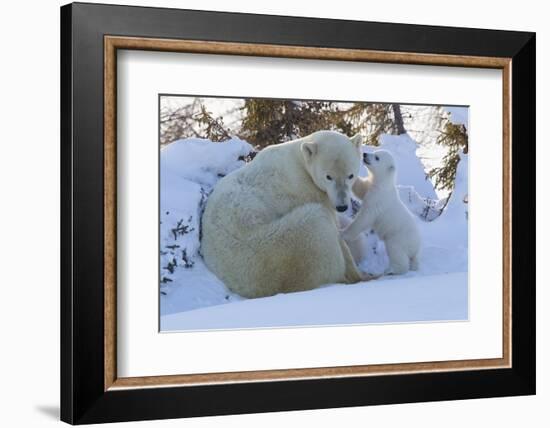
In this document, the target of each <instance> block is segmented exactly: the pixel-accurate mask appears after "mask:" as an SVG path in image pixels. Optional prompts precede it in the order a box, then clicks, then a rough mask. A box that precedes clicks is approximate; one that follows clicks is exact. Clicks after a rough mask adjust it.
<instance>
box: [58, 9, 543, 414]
mask: <svg viewBox="0 0 550 428" xmlns="http://www.w3.org/2000/svg"><path fill="white" fill-rule="evenodd" d="M61 106H62V107H61V131H62V135H61V168H62V170H61V195H62V206H61V214H62V218H61V225H62V227H61V229H62V234H61V248H62V249H61V251H62V257H61V259H62V261H61V274H62V275H61V277H62V282H61V419H62V420H63V421H65V422H68V423H71V424H85V423H98V422H117V421H130V420H145V419H163V418H179V417H190V416H202V415H223V414H236V413H251V412H269V411H283V410H299V409H315V408H327V407H344V406H364V405H374V404H389V403H406V402H418V401H436V400H454V399H466V398H481V397H497V396H512V395H528V394H534V393H535V162H534V160H535V34H534V33H527V32H510V31H495V30H482V29H466V28H447V27H433V26H417V25H408V24H391V23H373V22H358V21H339V20H327V19H313V18H296V17H283V16H267V15H248V14H233V13H220V12H206V11H192V10H176V9H160V8H158V9H157V8H141V7H128V6H113V5H93V4H79V3H76V4H70V5H67V6H63V7H62V8H61Z"/></svg>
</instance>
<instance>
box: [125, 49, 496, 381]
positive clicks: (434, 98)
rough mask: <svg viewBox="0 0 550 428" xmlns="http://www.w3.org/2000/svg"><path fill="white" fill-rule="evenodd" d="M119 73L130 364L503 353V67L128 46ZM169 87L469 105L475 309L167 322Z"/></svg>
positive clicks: (236, 364)
mask: <svg viewBox="0 0 550 428" xmlns="http://www.w3.org/2000/svg"><path fill="white" fill-rule="evenodd" d="M221 67H223V73H221V74H220V69H221ZM251 75H252V76H261V78H260V77H258V78H257V79H251V78H250V76H251ZM151 76H162V79H160V80H159V79H156V78H151ZM388 76H391V78H388ZM117 79H118V83H119V84H118V93H117V102H118V110H117V120H118V125H119V126H118V140H117V141H118V165H117V171H118V174H119V177H120V178H119V181H118V194H119V195H122V197H119V200H118V216H119V217H118V227H117V234H118V259H117V269H118V283H117V290H118V296H119V298H118V299H117V302H118V308H117V310H118V312H117V313H118V319H119V323H118V326H117V328H118V333H117V337H118V348H117V349H118V353H117V355H118V364H117V369H118V375H119V376H121V377H139V376H156V375H173V374H187V373H209V372H215V371H217V372H225V371H246V370H270V369H284V368H301V367H332V366H347V365H360V364H387V363H399V362H422V361H445V360H455V359H464V360H469V359H481V358H500V357H501V356H502V340H501V339H502V334H501V333H502V300H501V299H502V259H501V258H499V257H494V256H488V255H491V254H502V223H501V221H499V220H500V219H501V218H502V210H501V208H500V207H502V194H501V192H495V189H499V188H501V187H502V167H501V165H502V164H501V163H499V162H495V161H494V160H495V159H501V158H502V126H501V123H502V72H501V71H500V70H490V69H468V68H454V67H428V66H418V65H403V64H399V65H397V64H369V63H344V62H340V61H338V62H336V61H332V62H326V61H312V60H298V59H288V58H278V59H274V58H246V57H228V56H220V57H214V58H213V57H212V55H196V54H181V53H167V52H143V51H140V52H137V51H123V52H120V53H119V55H118V69H117ZM263 82H270V84H269V87H266V86H265V85H264V84H263ZM324 82H334V83H333V84H331V85H323V83H324ZM158 93H189V94H202V95H242V94H248V95H254V96H261V97H282V98H297V99H312V98H314V99H326V100H334V99H343V100H351V99H356V100H382V101H388V102H403V103H407V102H410V103H412V102H417V103H434V104H456V105H460V104H462V105H469V106H470V109H469V112H470V120H469V125H468V129H469V132H470V134H469V135H470V152H469V154H470V155H469V159H470V171H469V177H468V180H469V182H470V183H471V185H470V191H469V203H470V206H471V207H473V208H472V209H471V210H470V212H469V223H470V225H471V226H470V237H469V245H470V252H469V285H470V287H469V293H470V295H469V297H470V316H469V321H468V322H445V323H442V322H440V323H401V324H399V323H394V324H390V323H387V324H385V325H376V326H373V325H355V326H338V327H327V328H297V327H294V328H288V329H282V328H278V329H246V330H244V329H243V330H233V331H215V332H214V331H209V332H208V331H207V332H205V331H202V332H186V333H179V334H178V333H170V334H158V324H157V320H158V301H157V296H158V294H157V293H158V288H157V282H158V264H157V257H158V228H157V225H158V206H157V201H158V189H159V186H158V177H159V175H158V159H157V156H158V145H157V144H156V142H157V138H158ZM494 163H496V164H498V166H497V165H494V166H493V167H491V168H487V164H494ZM495 207H499V208H497V209H495ZM495 219H496V220H495ZM327 342H328V343H330V344H331V346H329V347H327ZM411 343H414V346H409V345H407V344H411ZM205 349H207V350H208V351H206V352H205ZM222 350H223V351H222ZM221 352H223V358H221V359H220V357H219V356H220V353H221ZM182 355H184V356H185V358H182Z"/></svg>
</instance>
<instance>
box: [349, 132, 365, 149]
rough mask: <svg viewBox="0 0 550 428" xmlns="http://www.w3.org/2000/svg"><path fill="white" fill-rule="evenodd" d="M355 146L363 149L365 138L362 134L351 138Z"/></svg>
mask: <svg viewBox="0 0 550 428" xmlns="http://www.w3.org/2000/svg"><path fill="white" fill-rule="evenodd" d="M350 140H351V142H352V143H353V145H354V146H355V147H357V148H361V144H363V137H362V136H361V134H355V135H354V136H353V137H351V138H350Z"/></svg>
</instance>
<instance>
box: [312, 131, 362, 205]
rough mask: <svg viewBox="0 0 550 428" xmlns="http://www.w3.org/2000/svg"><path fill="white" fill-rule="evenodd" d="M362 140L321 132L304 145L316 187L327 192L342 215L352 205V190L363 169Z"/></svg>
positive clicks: (355, 137) (357, 137)
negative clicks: (361, 167) (360, 170)
mask: <svg viewBox="0 0 550 428" xmlns="http://www.w3.org/2000/svg"><path fill="white" fill-rule="evenodd" d="M361 140H362V138H361V136H360V135H359V134H358V135H355V136H354V137H352V138H348V137H347V136H345V135H343V134H340V133H339V132H334V131H319V132H315V133H313V134H311V135H309V136H307V137H305V138H304V141H303V142H302V144H301V150H302V155H303V157H304V161H305V166H306V169H307V171H308V172H309V175H310V176H311V179H312V180H313V182H314V183H315V185H316V186H317V187H318V188H319V189H320V190H321V191H323V192H325V193H326V194H327V196H328V198H329V200H330V202H331V204H332V205H333V206H334V208H335V209H336V210H337V211H338V212H344V211H346V210H347V209H348V207H349V206H350V203H351V186H352V185H353V182H354V181H355V179H356V177H357V175H358V174H359V168H360V166H361Z"/></svg>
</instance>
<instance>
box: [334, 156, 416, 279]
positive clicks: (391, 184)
mask: <svg viewBox="0 0 550 428" xmlns="http://www.w3.org/2000/svg"><path fill="white" fill-rule="evenodd" d="M363 162H364V163H365V165H366V166H367V169H368V170H369V176H368V177H367V178H366V179H361V178H357V180H356V181H355V183H354V184H353V192H354V193H355V194H356V195H357V196H358V197H359V198H362V199H363V204H362V206H361V209H360V210H359V212H358V213H357V216H356V217H355V219H354V220H353V222H352V223H351V224H349V225H348V226H347V227H346V228H345V229H344V230H343V231H342V237H343V238H344V240H345V241H346V242H352V241H355V240H356V239H358V237H359V236H360V234H361V232H364V231H365V230H374V231H375V232H376V233H377V234H378V236H379V237H380V239H382V240H383V241H384V243H385V245H386V251H387V252H388V258H389V260H390V266H389V268H388V269H387V270H386V272H385V273H387V274H395V275H399V274H403V273H405V272H407V271H408V270H409V269H410V270H417V269H418V258H419V253H420V245H421V243H420V234H419V232H418V228H417V225H416V222H415V219H414V218H413V216H412V214H411V213H410V212H409V210H408V209H407V207H406V206H405V205H404V204H403V202H402V201H401V199H400V198H399V194H398V192H397V188H396V186H395V176H396V167H395V161H394V159H393V156H392V155H391V153H390V152H388V151H386V150H377V151H375V152H374V153H364V154H363Z"/></svg>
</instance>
